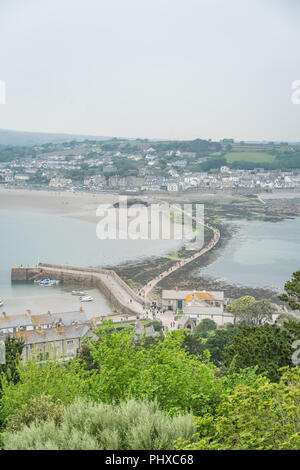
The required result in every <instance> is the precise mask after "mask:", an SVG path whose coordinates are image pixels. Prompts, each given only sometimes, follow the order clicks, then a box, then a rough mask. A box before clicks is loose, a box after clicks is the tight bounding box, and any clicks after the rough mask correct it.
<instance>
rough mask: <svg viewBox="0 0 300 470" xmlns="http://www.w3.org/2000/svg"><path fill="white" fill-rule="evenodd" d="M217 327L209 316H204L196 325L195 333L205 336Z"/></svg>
mask: <svg viewBox="0 0 300 470" xmlns="http://www.w3.org/2000/svg"><path fill="white" fill-rule="evenodd" d="M216 329H217V325H216V323H215V322H214V321H213V320H211V319H210V318H204V319H203V320H201V322H200V323H199V325H197V327H196V331H195V335H196V336H202V337H204V338H205V337H206V336H207V333H208V332H209V331H214V330H216Z"/></svg>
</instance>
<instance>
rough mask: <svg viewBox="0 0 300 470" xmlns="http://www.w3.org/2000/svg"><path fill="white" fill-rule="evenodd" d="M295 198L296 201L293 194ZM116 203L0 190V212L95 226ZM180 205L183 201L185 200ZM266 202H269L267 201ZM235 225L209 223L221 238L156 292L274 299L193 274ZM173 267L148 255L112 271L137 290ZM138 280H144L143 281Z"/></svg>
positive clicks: (102, 197)
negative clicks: (202, 291) (103, 209)
mask: <svg viewBox="0 0 300 470" xmlns="http://www.w3.org/2000/svg"><path fill="white" fill-rule="evenodd" d="M168 196H169V195H168ZM201 196H202V195H201V194H199V196H198V199H201ZM204 197H205V195H204ZM295 197H296V198H297V196H296V195H295ZM128 199H129V200H130V199H135V200H136V199H137V196H135V197H132V196H129V197H128ZM139 199H141V200H142V199H144V197H139ZM146 199H148V202H150V201H151V199H152V200H155V199H156V201H157V197H155V195H153V196H150V195H149V197H147V198H146ZM168 199H169V200H170V199H174V198H172V197H170V196H169V197H168ZM118 200H119V194H118V193H101V194H91V193H87V192H80V193H75V192H65V191H46V190H40V191H38V190H27V189H8V188H0V210H1V209H4V210H23V211H24V210H26V209H28V210H30V211H33V212H35V213H44V214H45V213H48V214H52V215H56V216H62V217H70V218H75V219H77V220H81V221H85V222H90V223H91V222H92V223H93V222H94V223H97V217H96V209H97V207H98V206H99V204H114V203H115V202H117V201H118ZM175 200H177V201H178V196H177V197H176V196H175ZM182 202H184V200H183V201H182ZM267 202H268V203H269V202H271V201H270V199H268V200H267ZM216 203H217V201H216ZM209 215H211V214H209ZM293 215H294V216H295V217H296V216H297V215H298V214H296V213H295V214H293ZM289 216H291V213H289V214H284V213H280V215H279V218H280V219H281V220H284V219H286V218H289ZM208 219H210V217H208ZM234 222H236V227H235V228H234V227H231V230H229V229H228V227H226V224H224V223H222V222H221V221H220V222H219V223H216V222H213V221H212V222H211V223H212V225H214V226H215V227H216V228H218V229H220V231H221V238H220V241H219V243H218V244H217V246H216V247H214V248H213V249H212V250H210V251H209V252H208V253H205V254H204V255H203V256H201V257H200V259H199V262H198V263H197V260H195V261H194V262H192V263H191V264H190V265H189V267H188V268H187V270H185V269H184V267H183V268H181V269H180V270H179V271H178V272H177V273H174V274H170V276H168V280H167V279H165V280H162V281H161V282H160V283H159V285H158V286H157V289H156V290H161V288H162V286H164V288H167V286H168V285H170V283H171V285H173V286H174V285H178V286H180V285H181V286H182V288H184V287H185V288H191V289H193V288H195V287H194V286H195V285H196V284H197V285H198V286H199V284H201V286H203V288H207V289H208V288H212V287H214V289H216V286H217V288H218V289H222V290H224V291H225V292H228V293H230V295H228V296H229V297H236V296H241V295H239V293H240V292H243V294H242V295H245V293H244V292H245V291H246V292H247V293H249V292H254V291H255V292H256V295H257V296H259V297H260V298H261V296H262V295H265V296H267V297H268V298H273V299H274V298H275V297H276V298H277V295H278V293H277V292H275V291H273V290H271V289H265V288H253V287H247V286H237V285H234V284H226V283H222V282H219V281H218V280H217V279H211V278H206V277H201V276H200V275H199V273H197V275H195V271H199V268H201V267H206V266H208V265H209V264H211V263H213V262H214V261H215V260H216V259H217V258H218V257H219V256H220V255H221V254H222V251H223V250H224V249H225V247H226V245H227V243H228V242H229V240H230V239H232V238H234V237H235V233H236V230H237V229H238V228H237V227H238V225H239V219H236V220H235V221H234ZM274 222H275V220H274ZM232 228H233V230H232ZM172 264H174V259H173V260H172V259H171V257H170V255H169V256H163V257H151V256H150V257H148V258H146V259H145V260H143V261H141V262H135V261H132V262H128V263H124V264H120V265H118V266H113V268H114V269H116V271H117V272H118V273H119V275H120V276H121V277H123V278H124V280H125V281H126V282H129V283H130V284H131V285H132V286H133V287H135V288H138V286H139V285H144V284H146V282H148V280H149V279H151V278H153V277H155V275H156V273H157V270H159V271H160V272H161V271H163V270H164V269H165V268H169V267H170V266H171V265H172ZM185 271H187V272H185ZM143 274H145V275H146V276H144V275H143ZM147 276H148V277H147ZM149 276H150V277H149ZM141 277H142V278H143V280H142V281H141ZM144 281H146V282H144ZM262 298H264V297H262ZM277 302H278V300H277Z"/></svg>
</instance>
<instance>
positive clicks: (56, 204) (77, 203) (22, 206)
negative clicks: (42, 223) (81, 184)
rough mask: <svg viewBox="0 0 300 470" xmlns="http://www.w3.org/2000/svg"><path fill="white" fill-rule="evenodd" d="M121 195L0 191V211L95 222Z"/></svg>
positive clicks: (20, 190) (21, 190) (4, 189)
mask: <svg viewBox="0 0 300 470" xmlns="http://www.w3.org/2000/svg"><path fill="white" fill-rule="evenodd" d="M118 200H119V195H118V194H113V193H103V194H88V193H76V192H74V193H73V192H72V193H71V192H65V191H34V190H32V191H31V190H26V189H7V188H1V189H0V210H21V211H22V210H24V211H34V212H41V213H47V214H54V215H61V216H63V217H72V218H76V219H80V220H85V221H87V222H96V221H97V217H96V210H97V208H98V206H99V205H100V204H114V203H115V202H117V201H118Z"/></svg>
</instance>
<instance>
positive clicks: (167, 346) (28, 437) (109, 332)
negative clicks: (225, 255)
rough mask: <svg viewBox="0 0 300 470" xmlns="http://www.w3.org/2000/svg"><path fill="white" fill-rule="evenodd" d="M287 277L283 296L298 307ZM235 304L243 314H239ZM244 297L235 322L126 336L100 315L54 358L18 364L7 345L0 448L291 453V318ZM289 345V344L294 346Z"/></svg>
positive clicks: (13, 346) (298, 380)
mask: <svg viewBox="0 0 300 470" xmlns="http://www.w3.org/2000/svg"><path fill="white" fill-rule="evenodd" d="M298 280H299V278H298V277H297V273H295V275H294V276H293V278H292V281H290V282H292V284H291V283H287V285H286V288H287V289H286V292H287V293H286V297H285V301H287V302H290V303H292V302H294V305H296V306H298V302H299V295H298V287H299V285H298ZM245 306H246V307H247V308H249V307H251V308H249V312H251V315H250V314H249V315H247V316H246V317H245ZM262 306H263V307H264V308H265V309H266V311H265V315H266V316H267V315H269V312H268V308H267V305H265V304H262V303H261V302H260V303H259V302H258V303H257V302H256V301H255V300H253V299H251V298H246V299H245V298H243V299H239V300H238V301H236V302H235V303H233V304H231V307H230V309H231V310H232V311H233V312H234V315H235V317H236V324H235V325H231V326H229V327H228V328H225V329H217V328H216V325H215V324H214V322H213V321H211V320H203V321H202V322H201V323H200V324H199V326H198V327H197V329H196V332H195V334H190V333H187V332H185V331H183V330H179V331H174V332H172V333H170V332H167V334H166V336H163V335H161V334H160V335H159V336H157V337H156V338H146V337H140V338H139V339H136V337H135V335H134V334H133V328H130V327H129V328H124V329H121V330H116V329H115V327H114V325H113V323H111V322H107V323H106V324H105V325H104V326H103V327H102V328H101V329H99V330H98V331H97V333H96V336H95V338H94V339H93V340H91V341H90V342H89V343H86V344H85V346H84V347H83V348H82V350H81V353H80V356H79V357H78V358H76V359H74V360H72V361H68V362H66V363H63V362H59V361H51V362H46V363H45V364H43V367H41V366H40V364H38V363H37V362H35V361H34V360H31V361H29V362H27V363H26V364H25V365H23V364H21V363H20V362H19V360H18V358H19V357H20V354H21V351H22V343H20V342H19V341H18V340H16V339H8V340H7V350H6V352H7V363H6V365H4V366H0V368H1V369H0V371H1V386H0V424H1V446H2V448H3V449H115V450H117V449H174V448H177V449H211V450H222V449H233V450H244V449H247V450H249V449H265V450H269V449H279V450H280V449H299V447H300V371H299V368H298V367H297V366H296V365H295V364H296V363H297V361H296V362H295V361H293V360H292V357H294V358H296V359H297V357H298V356H299V350H298V351H297V349H296V351H295V348H297V345H298V343H299V342H295V339H297V338H299V333H300V322H299V320H298V319H297V318H296V317H294V316H293V315H290V314H289V315H287V314H283V315H282V316H281V318H279V319H278V322H277V324H267V323H262V322H263V320H264V317H263V318H262V311H261V307H262ZM298 346H299V345H298Z"/></svg>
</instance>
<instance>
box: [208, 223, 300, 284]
mask: <svg viewBox="0 0 300 470" xmlns="http://www.w3.org/2000/svg"><path fill="white" fill-rule="evenodd" d="M229 225H231V224H229ZM297 270H300V218H296V219H294V220H285V221H282V222H276V223H272V222H260V221H253V222H248V221H240V222H239V230H238V233H237V234H236V235H234V237H233V238H232V239H231V240H230V241H229V243H228V244H227V246H226V248H225V249H224V251H223V253H222V255H221V256H220V257H219V258H218V259H217V261H215V262H214V263H212V264H211V265H209V266H208V267H206V268H203V269H201V270H200V273H201V275H205V276H210V277H213V278H217V279H220V280H222V281H225V282H227V283H230V284H239V285H244V286H251V287H269V288H270V287H271V288H273V289H276V290H280V291H281V290H282V289H283V286H284V283H285V282H286V281H287V280H289V279H290V277H291V274H292V273H293V272H294V271H297Z"/></svg>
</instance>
